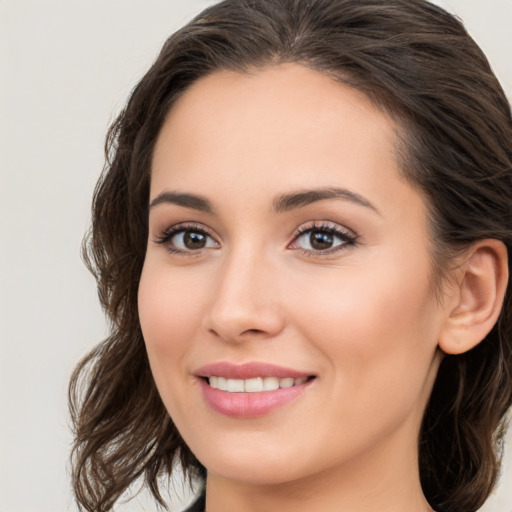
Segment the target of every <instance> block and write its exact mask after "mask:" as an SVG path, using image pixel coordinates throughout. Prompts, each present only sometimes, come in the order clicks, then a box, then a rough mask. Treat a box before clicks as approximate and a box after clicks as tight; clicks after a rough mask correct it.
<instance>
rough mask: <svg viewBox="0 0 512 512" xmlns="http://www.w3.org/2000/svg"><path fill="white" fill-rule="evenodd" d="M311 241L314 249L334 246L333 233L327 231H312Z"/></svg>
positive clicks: (318, 249)
mask: <svg viewBox="0 0 512 512" xmlns="http://www.w3.org/2000/svg"><path fill="white" fill-rule="evenodd" d="M309 243H310V245H311V247H312V248H313V249H316V250H317V251H322V250H325V249H330V248H331V247H332V245H333V243H334V237H333V235H332V234H331V233H326V232H325V231H312V232H311V233H310V234H309Z"/></svg>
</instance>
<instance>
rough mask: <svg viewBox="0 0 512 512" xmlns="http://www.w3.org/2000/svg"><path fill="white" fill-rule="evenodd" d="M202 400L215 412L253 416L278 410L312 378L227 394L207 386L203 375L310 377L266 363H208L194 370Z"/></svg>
mask: <svg viewBox="0 0 512 512" xmlns="http://www.w3.org/2000/svg"><path fill="white" fill-rule="evenodd" d="M195 374H196V375H197V376H198V377H199V383H200V386H201V391H202V393H203V397H204V400H205V402H206V403H207V404H208V405H209V406H210V407H211V408H212V409H213V410H214V411H216V412H218V413H220V414H223V415H225V416H230V417H233V418H254V417H258V416H263V415H265V414H268V413H270V412H272V411H273V410H275V409H278V408H280V407H282V406H284V405H286V404H288V403H289V402H291V401H292V400H294V399H295V398H297V397H299V396H300V395H302V394H303V393H304V391H306V389H307V388H308V387H309V386H310V384H311V383H312V381H313V379H311V380H307V381H306V382H304V383H302V384H299V385H297V386H292V387H291V388H280V389H276V390H273V391H262V392H259V393H230V392H228V391H221V390H220V389H214V388H212V387H210V385H209V384H208V382H207V381H206V379H205V377H210V376H218V377H225V378H228V379H250V378H254V377H277V378H285V377H292V378H294V379H300V378H301V377H310V376H312V375H311V374H308V373H304V372H300V371H297V370H293V369H291V368H284V367H282V366H276V365H273V364H267V363H246V364H240V365H235V364H232V363H227V362H219V363H213V364H208V365H206V366H203V367H201V368H200V369H199V370H197V371H196V372H195Z"/></svg>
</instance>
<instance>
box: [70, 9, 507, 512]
mask: <svg viewBox="0 0 512 512" xmlns="http://www.w3.org/2000/svg"><path fill="white" fill-rule="evenodd" d="M283 62H294V63H299V64H303V65H304V66H308V67H310V68H313V69H315V70H318V71H320V72H322V73H326V74H328V75H329V76H331V77H333V78H334V79H335V80H338V81H341V82H343V83H346V84H349V85H351V86H353V87H355V88H357V89H359V90H362V91H363V92H364V93H366V94H367V95H368V97H369V98H370V99H371V100H372V101H373V102H374V103H375V104H376V105H377V106H379V107H380V108H382V109H384V110H386V111H387V112H388V113H389V114H390V115H391V116H392V117H393V118H394V119H396V120H397V121H398V124H399V125H400V126H401V127H402V132H401V140H402V144H401V146H402V152H401V156H402V158H401V162H400V163H401V167H402V170H403V172H404V173H405V175H406V176H407V177H408V179H410V181H411V183H413V185H414V186H415V187H417V188H418V189H419V190H421V191H422V192H423V193H424V194H425V196H426V198H427V202H428V204H429V208H430V214H431V228H432V239H433V242H434V248H435V250H434V264H435V266H436V267H437V269H438V270H439V271H440V272H441V273H442V270H443V269H444V268H446V264H447V261H449V256H450V255H451V254H453V252H454V251H455V250H457V249H460V248H463V247H467V246H468V245H469V244H471V243H472V242H474V241H476V240H479V239H483V238H495V239H499V240H502V241H503V242H504V243H505V244H506V246H507V249H508V250H509V253H510V251H511V249H512V118H511V112H510V105H509V103H508V101H507V99H506V97H505V95H504V93H503V90H502V89H501V87H500V85H499V83H498V81H497V79H496V78H495V76H494V74H493V73H492V71H491V69H490V66H489V64H488V62H487V60H486V58H485V56H484V55H483V53H482V51H481V50H480V49H479V48H478V46H477V45H476V43H475V42H474V41H473V40H472V39H471V38H470V36H469V35H468V34H467V32H466V31H465V29H464V27H463V25H462V24H461V22H460V21H459V20H457V19H456V18H455V17H453V16H452V15H450V14H448V13H447V12H445V11H444V10H442V9H441V8H439V7H437V6H434V5H432V4H430V3H428V2H427V1H425V0H226V1H224V2H221V3H219V4H216V5H214V6H212V7H209V8H207V9H206V10H205V11H204V12H203V13H201V14H200V15H199V16H197V17H196V18H195V19H194V20H193V21H192V22H191V23H189V24H188V25H187V26H185V27H184V28H182V29H181V30H179V31H178V32H176V33H175V34H174V35H172V36H171V37H170V38H169V39H168V40H167V42H166V43H165V45H164V47H163V49H162V51H161V53H160V55H159V56H158V58H157V60H156V62H155V63H154V64H153V66H152V67H151V69H150V70H149V71H148V72H147V74H146V75H145V76H144V77H143V78H142V80H141V81H140V82H139V84H138V85H137V86H136V88H135V90H134V91H133V93H132V95H131V97H130V99H129V101H128V103H127V105H126V108H125V109H124V110H123V111H122V112H121V114H120V115H119V117H118V118H117V119H116V121H115V122H114V124H113V125H112V127H111V128H110V131H109V133H108V137H107V141H106V156H107V164H106V167H105V169H104V172H103V175H102V177H101V179H100V181H99V182H98V184H97V187H96V190H95V195H94V202H93V208H92V229H91V232H90V234H89V237H88V238H87V239H86V244H85V245H84V248H85V251H84V253H85V256H86V262H87V264H88V266H89V268H90V269H91V271H92V272H93V274H94V275H95V277H96V279H97V282H98V290H99V296H100V300H101V303H102V306H103V308H104V309H105V311H106V313H107V314H108V317H109V319H110V322H111V335H110V336H109V337H108V338H107V339H106V340H105V341H103V342H102V343H101V344H100V345H98V346H97V347H96V348H95V349H94V350H93V351H92V352H91V353H90V354H89V355H88V356H87V357H86V358H85V359H84V360H83V361H82V362H81V363H80V364H79V365H78V367H77V368H76V370H75V372H74V374H73V377H72V380H71V385H70V409H71V416H72V421H73V424H74V428H75V443H74V449H73V458H72V460H73V486H74V491H75V495H76V498H77V501H78V503H79V505H80V506H81V507H83V508H84V509H86V510H88V511H94V512H103V511H107V510H110V509H111V507H112V506H113V504H114V503H115V502H116V501H117V500H118V498H119V497H120V496H121V495H122V494H123V492H124V491H126V490H127V489H128V487H129V486H130V485H131V484H132V483H133V482H135V481H136V480H138V479H139V478H144V480H145V482H146V484H147V486H148V487H149V489H150V490H151V492H152V493H153V495H154V496H155V498H156V499H157V501H158V502H160V504H162V505H164V502H163V499H162V497H161V494H160V491H159V485H158V479H159V477H160V476H163V475H168V474H170V472H171V469H172V468H173V466H174V465H175V463H176V462H178V461H179V462H181V464H182V466H183V468H184V469H185V470H186V471H187V472H188V474H189V475H190V476H192V477H193V478H198V479H199V480H201V479H203V478H204V476H205V469H204V468H203V467H202V466H201V464H200V463H199V462H198V461H197V459H196V458H195V457H194V456H193V454H192V453H191V452H190V450H189V449H188V447H187V446H186V445H185V444H184V442H183V440H182V438H181V437H180V434H179V433H178V431H177V430H176V428H175V426H174V424H173V422H172V420H171V419H170V418H169V416H168V414H167V412H166V410H165V408H164V406H163V404H162V402H161V400H160V398H159V395H158V392H157V390H156V387H155V384H154V382H153V378H152V376H151V372H150V368H149V364H148V359H147V356H146V351H145V346H144V340H143V337H142V333H141V329H140V325H139V319H138V312H137V289H138V284H139V278H140V275H141V270H142V266H143V262H144V257H145V247H146V242H147V230H148V227H147V221H148V200H149V183H150V172H151V158H152V152H153V148H154V144H155V141H156V138H157V136H158V134H159V131H160V128H161V126H162V124H163V122H164V119H165V116H166V114H167V113H168V111H169V109H170V108H172V105H173V103H174V102H175V101H176V99H177V98H178V97H179V95H180V94H182V93H183V92H184V91H185V90H186V89H187V88H188V87H189V86H190V85H191V84H192V83H193V82H195V81H196V80H198V79H200V78H201V77H204V76H206V75H207V74H209V73H212V72H215V71H216V70H220V69H229V70H235V71H239V72H242V73H244V72H247V71H248V70H249V69H252V68H254V67H263V66H267V65H271V64H278V63H283ZM511 403H512V302H511V293H510V289H509V290H508V292H507V295H506V298H505V303H504V306H503V309H502V312H501V315H500V318H499V320H498V322H497V324H496V326H495V327H494V328H493V330H492V331H491V333H490V334H489V335H488V336H487V337H486V339H485V340H484V341H483V342H482V343H480V344H479V345H478V346H477V347H476V348H475V349H473V350H471V351H470V352H467V353H465V354H462V355H457V356H446V357H445V358H444V360H443V362H442V364H441V367H440V369H439V373H438V377H437V381H436V383H435V386H434V389H433V392H432V396H431V399H430V402H429V404H428V407H427V410H426V413H425V417H424V422H423V425H422V429H421V433H420V439H419V458H420V477H421V482H422V485H423V489H424V492H425V496H426V497H427V499H428V501H429V502H430V504H431V506H432V507H433V508H435V509H436V510H438V511H439V512H455V511H457V512H460V511H462V510H464V511H474V510H476V509H478V508H479V507H480V506H481V505H482V504H483V502H484V501H485V499H486V498H487V496H488V495H489V493H490V492H491V490H492V488H493V485H494V483H495V480H496V476H497V473H498V469H499V458H500V446H501V444H500V443H501V441H502V437H503V426H504V417H505V413H506V411H507V409H508V408H509V407H510V405H511Z"/></svg>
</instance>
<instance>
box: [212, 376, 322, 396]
mask: <svg viewBox="0 0 512 512" xmlns="http://www.w3.org/2000/svg"><path fill="white" fill-rule="evenodd" d="M313 378H314V377H313V376H311V377H300V378H298V379H294V378H293V377H284V378H279V377H254V378H251V379H228V378H226V377H219V376H213V375H212V376H211V377H206V378H205V380H206V382H207V383H208V384H209V386H210V387H211V388H213V389H218V390H220V391H227V392H228V393H261V392H263V391H275V390H277V389H286V388H292V387H294V386H300V385H301V384H304V383H305V382H307V381H308V380H311V379H313Z"/></svg>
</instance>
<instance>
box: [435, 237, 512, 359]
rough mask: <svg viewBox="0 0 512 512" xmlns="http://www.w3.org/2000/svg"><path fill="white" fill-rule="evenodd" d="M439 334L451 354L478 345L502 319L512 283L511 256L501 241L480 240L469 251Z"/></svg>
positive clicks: (459, 273)
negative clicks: (511, 272)
mask: <svg viewBox="0 0 512 512" xmlns="http://www.w3.org/2000/svg"><path fill="white" fill-rule="evenodd" d="M457 272H458V276H457V284H456V285H455V286H454V288H453V290H452V291H453V294H450V295H451V299H452V300H450V301H449V302H450V304H449V307H448V310H447V316H446V319H445V323H444V325H443V328H442V331H441V333H440V336H439V347H440V348H441V350H442V351H443V352H445V353H447V354H462V353H463V352H467V351H468V350H471V349H472V348H473V347H475V346H476V345H478V343H480V342H481V341H482V340H483V339H484V338H485V337H486V336H487V334H489V332H490V331H491V329H492V328H493V326H494V324H495V323H496V321H497V320H498V317H499V314H500V312H501V308H502V305H503V300H504V297H505V291H506V288H507V283H508V258H507V249H506V247H505V245H504V244H503V243H502V242H500V241H499V240H494V239H487V240H480V241H478V242H476V243H475V244H473V245H472V246H471V247H470V249H469V251H467V252H466V253H465V257H464V260H463V262H462V264H461V265H460V267H459V268H458V269H457Z"/></svg>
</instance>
